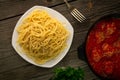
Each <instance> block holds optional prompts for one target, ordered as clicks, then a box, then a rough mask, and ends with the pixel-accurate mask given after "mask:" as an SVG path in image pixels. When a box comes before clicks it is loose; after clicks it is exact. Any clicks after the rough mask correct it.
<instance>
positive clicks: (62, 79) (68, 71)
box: [50, 67, 84, 80]
mask: <svg viewBox="0 0 120 80" xmlns="http://www.w3.org/2000/svg"><path fill="white" fill-rule="evenodd" d="M50 80H84V71H83V70H82V69H81V68H77V69H75V68H72V67H66V68H56V69H55V70H54V76H53V77H52V78H51V79H50Z"/></svg>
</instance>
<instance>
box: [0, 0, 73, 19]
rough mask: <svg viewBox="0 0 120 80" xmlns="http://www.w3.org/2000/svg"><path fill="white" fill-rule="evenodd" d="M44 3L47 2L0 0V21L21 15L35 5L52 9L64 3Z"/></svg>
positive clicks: (56, 0) (58, 1) (53, 1)
mask: <svg viewBox="0 0 120 80" xmlns="http://www.w3.org/2000/svg"><path fill="white" fill-rule="evenodd" d="M46 1H47V0H2V1H0V20H4V19H7V18H11V17H14V16H17V15H20V14H23V13H24V12H25V11H26V10H28V9H29V8H31V7H33V6H35V5H40V6H48V7H53V6H56V5H59V4H63V3H64V2H63V0H51V2H46ZM48 1H50V0H48ZM68 1H72V0H68Z"/></svg>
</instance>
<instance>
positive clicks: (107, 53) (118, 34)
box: [86, 18, 120, 80]
mask: <svg viewBox="0 0 120 80" xmlns="http://www.w3.org/2000/svg"><path fill="white" fill-rule="evenodd" d="M86 54H87V58H88V61H89V63H90V66H91V67H92V69H93V70H94V71H95V72H96V73H97V74H98V75H100V76H101V77H105V78H108V79H110V80H120V19H119V18H109V19H104V20H101V21H99V22H98V23H97V24H96V25H95V26H94V27H93V28H92V30H91V32H90V33H89V35H88V37H87V42H86Z"/></svg>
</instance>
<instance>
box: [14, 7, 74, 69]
mask: <svg viewBox="0 0 120 80" xmlns="http://www.w3.org/2000/svg"><path fill="white" fill-rule="evenodd" d="M34 9H40V10H41V9H42V10H46V11H47V12H48V13H49V14H50V15H51V16H52V17H53V18H56V19H58V20H59V21H60V22H62V23H63V24H65V27H66V29H67V30H69V32H70V36H69V38H68V40H67V48H66V49H65V50H64V51H63V52H61V53H60V54H59V55H58V56H57V57H55V58H54V59H52V60H50V61H48V62H47V63H45V64H37V63H35V62H34V61H33V60H32V59H31V58H29V57H28V56H26V55H25V53H24V52H23V51H22V50H21V47H20V45H19V44H17V43H16V40H17V37H18V33H17V31H16V29H17V27H18V26H19V25H20V24H21V23H22V20H23V19H24V18H25V17H27V16H28V14H29V13H31V12H32V11H33V10H34ZM73 34H74V30H73V27H72V25H71V24H70V23H69V22H68V20H67V19H66V18H65V17H64V16H63V15H62V14H60V13H59V12H57V11H55V10H53V9H51V8H47V7H44V6H34V7H32V8H31V9H29V10H28V11H27V12H26V13H25V14H24V15H23V16H22V17H21V18H20V19H19V20H18V22H17V24H16V26H15V28H14V32H13V36H12V46H13V48H14V49H15V51H16V52H17V53H18V54H19V55H20V56H21V57H22V58H23V59H24V60H26V61H27V62H29V63H31V64H34V65H36V66H40V67H46V68H50V67H53V66H54V65H56V64H57V63H58V62H60V61H61V60H62V59H63V57H64V56H65V55H66V54H67V52H68V50H69V49H70V46H71V43H72V40H73Z"/></svg>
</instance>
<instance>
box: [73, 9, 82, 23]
mask: <svg viewBox="0 0 120 80" xmlns="http://www.w3.org/2000/svg"><path fill="white" fill-rule="evenodd" d="M72 13H73V14H74V15H75V16H77V18H79V19H80V20H81V21H83V20H84V18H83V17H82V16H81V15H80V14H78V13H77V12H76V11H72Z"/></svg>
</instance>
